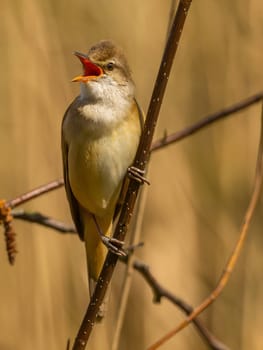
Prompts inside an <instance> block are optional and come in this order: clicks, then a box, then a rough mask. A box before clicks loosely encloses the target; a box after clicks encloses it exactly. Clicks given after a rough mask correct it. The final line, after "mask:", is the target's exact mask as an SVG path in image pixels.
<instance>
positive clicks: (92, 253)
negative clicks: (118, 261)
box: [83, 213, 112, 319]
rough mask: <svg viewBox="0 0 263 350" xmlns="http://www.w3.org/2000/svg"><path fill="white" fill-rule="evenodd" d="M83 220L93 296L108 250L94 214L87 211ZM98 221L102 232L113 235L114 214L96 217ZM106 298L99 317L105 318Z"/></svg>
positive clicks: (90, 289)
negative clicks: (102, 239)
mask: <svg viewBox="0 0 263 350" xmlns="http://www.w3.org/2000/svg"><path fill="white" fill-rule="evenodd" d="M83 221H84V227H85V232H84V239H85V246H86V254H87V267H88V279H89V292H90V297H91V296H92V294H93V292H94V289H95V287H96V283H97V281H98V278H99V275H100V272H101V269H102V266H103V263H104V261H105V258H106V255H107V252H108V250H107V248H106V247H105V245H104V244H103V243H102V241H101V238H100V234H99V232H98V228H97V225H96V224H95V221H94V218H93V216H92V215H90V214H87V213H86V215H85V217H83ZM96 221H97V223H98V225H99V227H100V230H101V232H102V233H103V234H104V235H106V236H108V237H109V236H111V234H112V216H107V217H106V216H105V217H103V218H99V217H96ZM106 299H107V297H106V298H105V301H104V302H103V304H102V305H101V307H100V311H99V314H98V319H101V318H103V316H104V314H105V310H106V302H107V300H106Z"/></svg>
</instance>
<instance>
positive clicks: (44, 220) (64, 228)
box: [12, 209, 77, 233]
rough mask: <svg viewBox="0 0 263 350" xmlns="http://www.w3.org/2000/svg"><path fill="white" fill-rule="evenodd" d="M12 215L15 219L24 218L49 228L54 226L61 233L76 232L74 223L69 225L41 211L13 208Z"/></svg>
mask: <svg viewBox="0 0 263 350" xmlns="http://www.w3.org/2000/svg"><path fill="white" fill-rule="evenodd" d="M12 216H13V218H14V219H19V220H24V221H28V222H31V223H36V224H39V225H42V226H45V227H48V228H52V229H54V230H56V231H58V232H60V233H76V232H77V231H76V229H75V227H74V226H72V225H67V224H65V223H64V222H61V221H58V220H55V219H53V218H51V217H49V216H46V215H43V214H41V213H39V212H32V213H29V212H26V211H24V210H23V209H19V210H13V211H12Z"/></svg>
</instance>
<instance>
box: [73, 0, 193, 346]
mask: <svg viewBox="0 0 263 350" xmlns="http://www.w3.org/2000/svg"><path fill="white" fill-rule="evenodd" d="M190 5H191V1H190V0H181V1H180V2H179V5H178V9H177V13H176V16H175V19H174V22H173V25H172V28H171V32H170V35H169V38H168V41H167V45H166V48H165V51H164V54H163V58H162V62H161V66H160V69H159V72H158V76H157V79H156V83H155V86H154V90H153V94H152V98H151V102H150V106H149V109H148V113H147V117H146V121H145V125H144V129H143V133H142V137H141V140H140V144H139V147H138V151H137V154H136V156H135V161H134V166H135V167H136V168H138V169H139V171H144V169H145V167H146V164H147V161H148V159H149V154H150V146H151V142H152V138H153V134H154V130H155V126H156V122H157V119H158V114H159V111H160V107H161V104H162V100H163V96H164V92H165V88H166V85H167V81H168V77H169V74H170V71H171V67H172V62H173V59H174V55H175V53H176V50H177V47H178V44H179V39H180V37H181V33H182V29H183V26H184V22H185V19H186V16H187V13H188V10H189V8H190ZM139 187H140V184H139V183H138V181H136V180H134V179H131V180H130V184H129V187H128V190H127V193H126V197H125V200H124V205H123V207H122V210H121V213H120V217H119V221H118V223H117V226H116V229H115V232H114V235H113V237H114V238H116V239H118V240H120V241H123V240H124V238H125V235H126V232H127V229H128V226H129V223H130V220H131V216H132V213H133V208H134V205H135V201H136V198H137V194H138V191H139ZM117 260H118V257H117V256H116V255H114V254H112V253H111V252H109V253H108V255H107V257H106V261H105V263H104V265H103V268H102V271H101V274H100V277H99V280H98V282H97V285H96V288H95V291H94V293H93V295H92V297H91V301H90V303H89V306H88V309H87V312H86V314H85V316H84V319H83V321H82V324H81V326H80V329H79V332H78V334H77V337H76V339H75V343H74V346H73V349H74V350H83V349H85V347H86V344H87V342H88V339H89V336H90V334H91V332H92V329H93V326H94V322H95V319H96V315H97V313H98V309H99V306H100V304H101V303H102V301H103V298H104V296H105V293H106V290H107V286H108V284H109V282H110V280H111V277H112V274H113V271H114V268H115V266H116V263H117Z"/></svg>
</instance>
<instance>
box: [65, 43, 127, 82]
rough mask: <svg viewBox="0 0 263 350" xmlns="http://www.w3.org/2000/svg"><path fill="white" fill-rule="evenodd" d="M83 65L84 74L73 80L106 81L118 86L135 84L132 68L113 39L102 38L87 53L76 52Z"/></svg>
mask: <svg viewBox="0 0 263 350" xmlns="http://www.w3.org/2000/svg"><path fill="white" fill-rule="evenodd" d="M74 54H75V56H77V57H78V58H79V60H80V61H81V63H82V66H83V74H82V75H78V76H77V77H75V78H74V79H72V81H73V82H82V83H86V84H89V83H90V82H104V81H105V82H106V83H108V84H113V85H114V84H115V85H118V86H129V85H130V86H133V81H132V78H131V72H130V68H129V66H128V63H127V60H126V58H125V56H124V54H123V51H122V49H121V48H119V47H118V46H116V45H115V44H114V43H113V42H112V41H109V40H102V41H100V42H98V43H97V44H95V45H94V46H92V47H91V48H90V50H89V52H88V54H87V55H85V54H82V53H80V52H74Z"/></svg>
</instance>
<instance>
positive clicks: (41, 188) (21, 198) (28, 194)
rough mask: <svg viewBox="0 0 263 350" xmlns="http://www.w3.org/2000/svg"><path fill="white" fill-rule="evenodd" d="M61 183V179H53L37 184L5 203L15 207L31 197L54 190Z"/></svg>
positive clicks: (60, 185)
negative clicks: (30, 189)
mask: <svg viewBox="0 0 263 350" xmlns="http://www.w3.org/2000/svg"><path fill="white" fill-rule="evenodd" d="M63 185H64V182H63V180H62V179H58V180H54V181H52V182H49V183H47V184H45V185H42V186H39V187H37V188H35V189H34V190H32V191H30V192H26V193H24V194H22V195H20V196H19V197H16V198H14V199H11V200H9V201H7V202H6V205H7V206H8V207H10V208H15V207H17V206H18V205H21V204H23V203H25V202H28V201H30V200H31V199H33V198H36V197H39V196H41V195H42V194H45V193H47V192H50V191H53V190H56V189H57V188H59V187H62V186H63Z"/></svg>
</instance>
